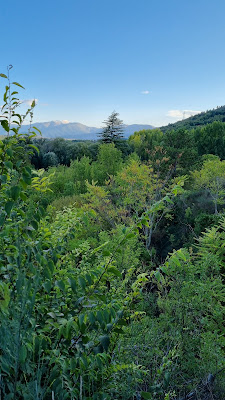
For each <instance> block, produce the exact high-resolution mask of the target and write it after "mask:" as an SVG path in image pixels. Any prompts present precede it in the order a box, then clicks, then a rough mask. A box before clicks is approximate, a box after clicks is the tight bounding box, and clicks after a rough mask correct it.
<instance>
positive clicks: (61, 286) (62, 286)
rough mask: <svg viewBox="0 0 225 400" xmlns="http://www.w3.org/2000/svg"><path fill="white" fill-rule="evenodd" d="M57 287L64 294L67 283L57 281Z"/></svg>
mask: <svg viewBox="0 0 225 400" xmlns="http://www.w3.org/2000/svg"><path fill="white" fill-rule="evenodd" d="M55 285H56V286H58V287H59V289H60V290H62V291H63V292H64V290H65V283H64V282H63V281H56V283H55Z"/></svg>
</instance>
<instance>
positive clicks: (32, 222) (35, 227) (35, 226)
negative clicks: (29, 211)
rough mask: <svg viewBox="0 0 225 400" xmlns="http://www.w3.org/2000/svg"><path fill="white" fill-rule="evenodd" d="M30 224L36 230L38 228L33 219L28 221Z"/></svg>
mask: <svg viewBox="0 0 225 400" xmlns="http://www.w3.org/2000/svg"><path fill="white" fill-rule="evenodd" d="M30 223H31V225H32V226H33V228H34V229H35V230H36V231H37V230H38V223H37V221H35V220H32V221H30Z"/></svg>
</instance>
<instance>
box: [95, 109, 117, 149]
mask: <svg viewBox="0 0 225 400" xmlns="http://www.w3.org/2000/svg"><path fill="white" fill-rule="evenodd" d="M118 116H119V113H117V112H116V111H113V112H112V114H111V115H110V116H109V117H108V119H107V120H106V121H104V124H105V125H106V126H105V128H103V130H102V132H101V133H100V134H99V136H100V138H101V141H102V142H103V143H117V142H118V141H120V140H121V139H122V138H123V121H122V120H121V119H119V118H118Z"/></svg>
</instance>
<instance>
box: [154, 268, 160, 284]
mask: <svg viewBox="0 0 225 400" xmlns="http://www.w3.org/2000/svg"><path fill="white" fill-rule="evenodd" d="M155 277H156V279H157V281H158V282H160V280H161V274H160V272H159V270H157V271H156V272H155Z"/></svg>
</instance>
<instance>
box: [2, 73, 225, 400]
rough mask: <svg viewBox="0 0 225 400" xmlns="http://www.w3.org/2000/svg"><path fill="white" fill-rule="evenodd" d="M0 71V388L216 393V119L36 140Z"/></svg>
mask: <svg viewBox="0 0 225 400" xmlns="http://www.w3.org/2000/svg"><path fill="white" fill-rule="evenodd" d="M1 77H2V78H3V79H4V80H5V81H6V82H7V84H6V89H5V93H4V95H3V101H4V104H3V107H2V115H1V118H0V123H1V125H2V127H3V128H4V130H5V132H6V137H5V138H4V140H2V141H0V398H2V399H6V400H10V399H14V400H22V399H27V400H32V399H38V400H53V399H57V400H58V399H59V400H61V399H71V400H72V399H73V400H75V399H78V400H90V399H96V400H101V399H102V400H107V399H114V400H115V399H116V400H133V399H136V400H140V399H152V400H153V399H154V400H155V399H156V400H172V399H173V400H175V399H180V398H185V396H186V394H187V393H189V392H190V393H191V392H192V393H193V395H192V397H190V396H189V399H195V398H196V399H197V398H198V399H202V400H205V399H210V398H212V396H213V398H214V399H217V400H221V399H222V398H224V397H225V386H224V381H225V379H224V376H225V369H224V368H225V360H224V344H225V343H224V317H225V306H224V294H225V286H224V269H225V261H224V238H225V214H224V204H225V196H224V187H225V170H224V162H225V161H224V159H225V157H224V154H223V151H224V150H223V147H222V144H223V140H224V132H225V128H224V124H223V122H214V123H212V124H210V125H207V126H204V127H202V128H197V129H195V130H184V129H181V130H171V131H168V132H167V133H165V134H163V133H162V132H161V131H160V130H159V129H157V130H151V131H141V132H136V133H135V134H134V135H132V136H131V137H130V139H129V140H128V141H125V140H122V139H121V138H120V144H119V145H118V142H117V140H116V141H115V140H110V142H109V143H108V142H106V143H104V141H103V143H102V142H100V143H99V142H98V143H93V142H89V143H76V142H74V143H73V142H69V141H64V140H63V139H55V140H53V141H46V140H44V139H39V140H37V139H36V138H35V134H36V133H35V132H36V129H35V128H33V129H32V131H31V130H30V132H29V133H28V134H27V135H25V136H24V135H21V134H20V128H21V126H22V123H23V120H24V117H22V116H21V115H20V114H19V113H18V107H19V104H20V100H19V96H18V92H17V90H16V89H17V88H19V89H22V87H21V85H20V84H18V83H17V82H11V81H10V68H9V69H8V76H7V75H5V74H1ZM15 88H16V89H15ZM34 106H35V103H34V102H33V104H32V106H31V108H30V109H28V110H27V113H26V117H30V118H31V120H32V115H33V108H34ZM116 117H117V115H116ZM117 138H118V136H117ZM111 139H113V138H111ZM210 374H211V375H210ZM195 389H196V391H197V392H196V393H197V395H196V396H198V397H196V396H195ZM194 396H195V397H194ZM210 396H211V397H210ZM186 397H187V396H186ZM187 398H188V397H187Z"/></svg>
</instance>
